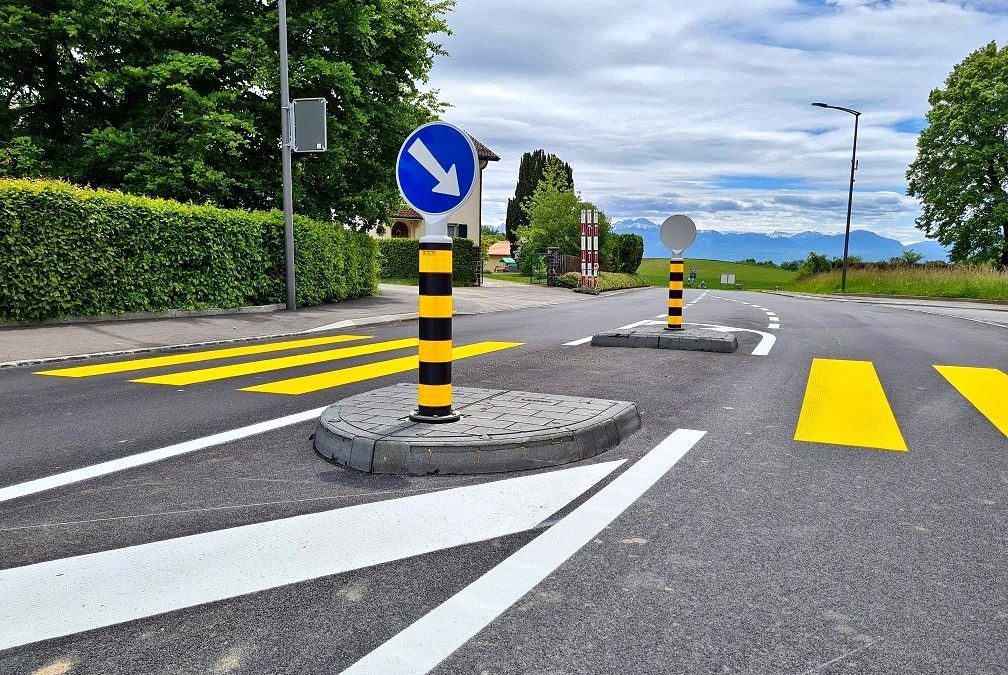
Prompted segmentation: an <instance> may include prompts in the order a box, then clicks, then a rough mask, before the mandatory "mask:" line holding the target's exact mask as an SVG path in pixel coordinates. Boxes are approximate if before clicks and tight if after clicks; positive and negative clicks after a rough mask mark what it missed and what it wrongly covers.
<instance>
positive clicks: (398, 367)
mask: <svg viewBox="0 0 1008 675" xmlns="http://www.w3.org/2000/svg"><path fill="white" fill-rule="evenodd" d="M369 337H370V336H366V335H334V336H329V337H317V338H307V339H301V340H288V341H286V342H273V343H269V344H257V345H248V346H245V347H229V348H226V349H210V350H207V351H202V352H192V353H187V354H170V355H167V356H156V357H151V358H140V359H133V360H125V361H114V362H112V363H99V364H95V365H88V366H76V367H71V368H61V369H58V370H44V371H39V372H37V373H36V374H37V375H53V376H56V377H71V378H82V377H98V376H102V375H112V374H116V373H129V372H135V371H139V370H151V369H154V368H165V367H169V366H176V365H185V364H191V363H201V362H205V361H214V360H224V359H229V358H235V357H241V356H249V355H255V354H269V353H271V352H279V351H287V350H294V349H302V348H306V347H317V346H321V345H329V344H336V343H340V342H351V341H354V340H366V339H368V338H369ZM450 344H451V342H450V341H446V344H445V349H444V350H443V351H444V356H445V357H446V358H447V357H448V356H449V351H448V350H449V347H450ZM521 344H522V343H520V342H478V343H476V344H471V345H463V346H460V347H455V348H454V349H451V351H450V355H451V358H453V359H456V360H457V359H465V358H469V357H472V356H479V355H481V354H489V353H491V352H495V351H499V350H501V349H509V348H511V347H518V346H520V345H521ZM419 345H420V340H418V339H417V338H415V337H413V338H404V339H400V340H388V341H385V342H375V343H371V344H363V345H354V346H351V347H339V348H337V349H325V350H321V351H313V352H306V353H300V354H290V355H287V356H278V357H274V358H266V359H260V360H257V361H244V362H241V363H230V364H223V365H217V366H210V367H207V368H197V369H195V370H183V371H181V372H175V373H165V374H161V375H148V376H145V377H138V378H136V379H133V380H130V382H136V383H140V384H161V385H169V386H174V387H182V386H187V385H194V384H202V383H206V382H215V381H218V380H225V379H230V378H238V377H244V376H248V375H256V374H260V373H269V372H274V371H278V370H287V369H291V368H298V367H301V366H308V365H314V364H318V363H327V362H330V361H338V360H343V359H352V358H357V357H362V356H371V355H374V354H382V353H385V352H392V351H398V350H404V349H412V350H414V351H413V352H412V353H411V354H409V355H408V356H404V357H400V358H393V359H388V360H385V361H377V362H374V363H367V364H363V365H358V366H352V367H349V368H344V369H341V370H333V371H327V372H324V373H318V374H314V375H304V376H301V377H292V378H288V379H282V380H279V381H277V382H269V383H266V384H260V385H258V386H250V387H245V388H244V389H241V391H253V392H268V393H274V394H290V395H297V394H307V393H310V392H314V391H320V390H323V389H330V388H332V387H338V386H341V385H344V384H351V383H354V382H364V381H366V380H371V379H374V378H377V377H384V376H386V375H394V374H397V373H404V372H407V371H410V370H416V369H417V368H419V354H418V353H417V351H416V350H417V348H418V347H419Z"/></svg>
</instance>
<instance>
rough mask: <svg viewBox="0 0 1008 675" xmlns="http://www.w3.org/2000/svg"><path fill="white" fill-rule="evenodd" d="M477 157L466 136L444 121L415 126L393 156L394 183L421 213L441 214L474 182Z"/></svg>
mask: <svg viewBox="0 0 1008 675" xmlns="http://www.w3.org/2000/svg"><path fill="white" fill-rule="evenodd" d="M477 171H479V160H478V159H477V156H476V146H474V145H473V142H472V139H470V138H469V135H468V134H466V133H465V132H464V131H462V130H461V129H459V128H458V127H456V126H454V125H451V124H447V123H445V122H431V123H430V124H425V125H423V126H421V127H418V128H417V129H415V130H414V131H413V133H411V134H410V135H409V136H407V137H406V142H405V143H403V145H402V148H400V149H399V156H398V157H397V158H396V182H398V183H399V191H400V192H401V193H402V196H403V198H404V199H405V200H406V202H407V203H408V204H409V205H410V206H412V207H413V208H414V209H416V210H417V211H419V212H420V213H422V214H423V215H425V216H444V215H447V214H449V213H451V212H452V211H454V210H455V209H457V208H458V207H459V206H461V205H462V203H463V202H464V201H465V200H466V197H468V196H469V193H470V192H472V189H473V187H474V186H475V184H476V172H477Z"/></svg>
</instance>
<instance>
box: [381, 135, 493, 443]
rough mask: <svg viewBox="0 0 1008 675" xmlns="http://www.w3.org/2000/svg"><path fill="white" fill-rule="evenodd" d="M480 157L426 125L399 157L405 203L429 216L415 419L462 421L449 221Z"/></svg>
mask: <svg viewBox="0 0 1008 675" xmlns="http://www.w3.org/2000/svg"><path fill="white" fill-rule="evenodd" d="M478 174H479V159H478V157H477V155H476V146H475V145H473V141H472V139H471V138H470V137H469V135H468V134H466V133H465V132H464V131H462V130H461V129H459V128H458V127H455V126H452V125H450V124H446V123H444V122H431V123H429V124H424V125H422V126H420V127H418V128H416V129H414V130H413V132H412V133H411V134H410V135H409V136H407V137H406V140H405V141H404V142H403V145H402V147H401V148H400V149H399V156H398V157H397V158H396V181H397V182H398V184H399V191H400V192H401V193H402V196H403V199H405V200H406V203H407V204H409V205H410V206H411V207H413V208H414V209H416V211H417V212H419V213H420V214H422V215H423V217H424V236H422V237H421V238H420V242H419V248H420V266H419V271H420V289H419V291H420V293H419V300H418V303H419V312H418V315H419V326H418V332H419V338H420V339H419V350H418V359H417V360H418V362H419V376H418V383H417V407H416V410H415V411H414V412H413V414H411V415H410V419H411V420H413V421H414V422H425V423H428V424H438V423H443V422H457V421H458V420H459V419H460V418H461V415H459V414H458V413H457V412H455V410H454V409H452V239H451V237H449V236H448V219H449V218H450V217H451V214H452V213H453V212H454V211H455V210H456V209H458V207H459V206H461V205H462V204H463V202H465V200H466V198H467V197H468V196H469V194H470V193H471V192H472V191H473V189H474V188H475V185H476V180H477V178H478Z"/></svg>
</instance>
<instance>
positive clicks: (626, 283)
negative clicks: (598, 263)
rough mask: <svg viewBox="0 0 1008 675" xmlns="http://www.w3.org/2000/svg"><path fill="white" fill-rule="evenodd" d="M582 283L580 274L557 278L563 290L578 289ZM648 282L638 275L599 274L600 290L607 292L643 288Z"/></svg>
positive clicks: (574, 273) (570, 273)
mask: <svg viewBox="0 0 1008 675" xmlns="http://www.w3.org/2000/svg"><path fill="white" fill-rule="evenodd" d="M580 283H581V274H580V273H579V272H565V273H564V274H561V275H560V276H558V277H557V286H560V287H561V288H577V287H578V285H580ZM648 285H650V284H648V282H647V281H645V280H644V279H643V278H641V277H639V276H638V275H636V274H627V273H625V272H599V278H598V289H599V290H600V291H602V292H605V291H618V290H621V289H624V288H643V287H645V286H648Z"/></svg>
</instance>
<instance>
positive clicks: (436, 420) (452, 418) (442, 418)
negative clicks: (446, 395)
mask: <svg viewBox="0 0 1008 675" xmlns="http://www.w3.org/2000/svg"><path fill="white" fill-rule="evenodd" d="M409 418H410V421H411V422H420V423H421V424H449V423H450V422H458V421H459V420H460V419H462V415H459V414H458V413H457V412H455V411H454V410H452V411H451V412H450V413H448V414H447V415H421V414H420V411H419V410H414V411H413V412H412V413H410V416H409Z"/></svg>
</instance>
